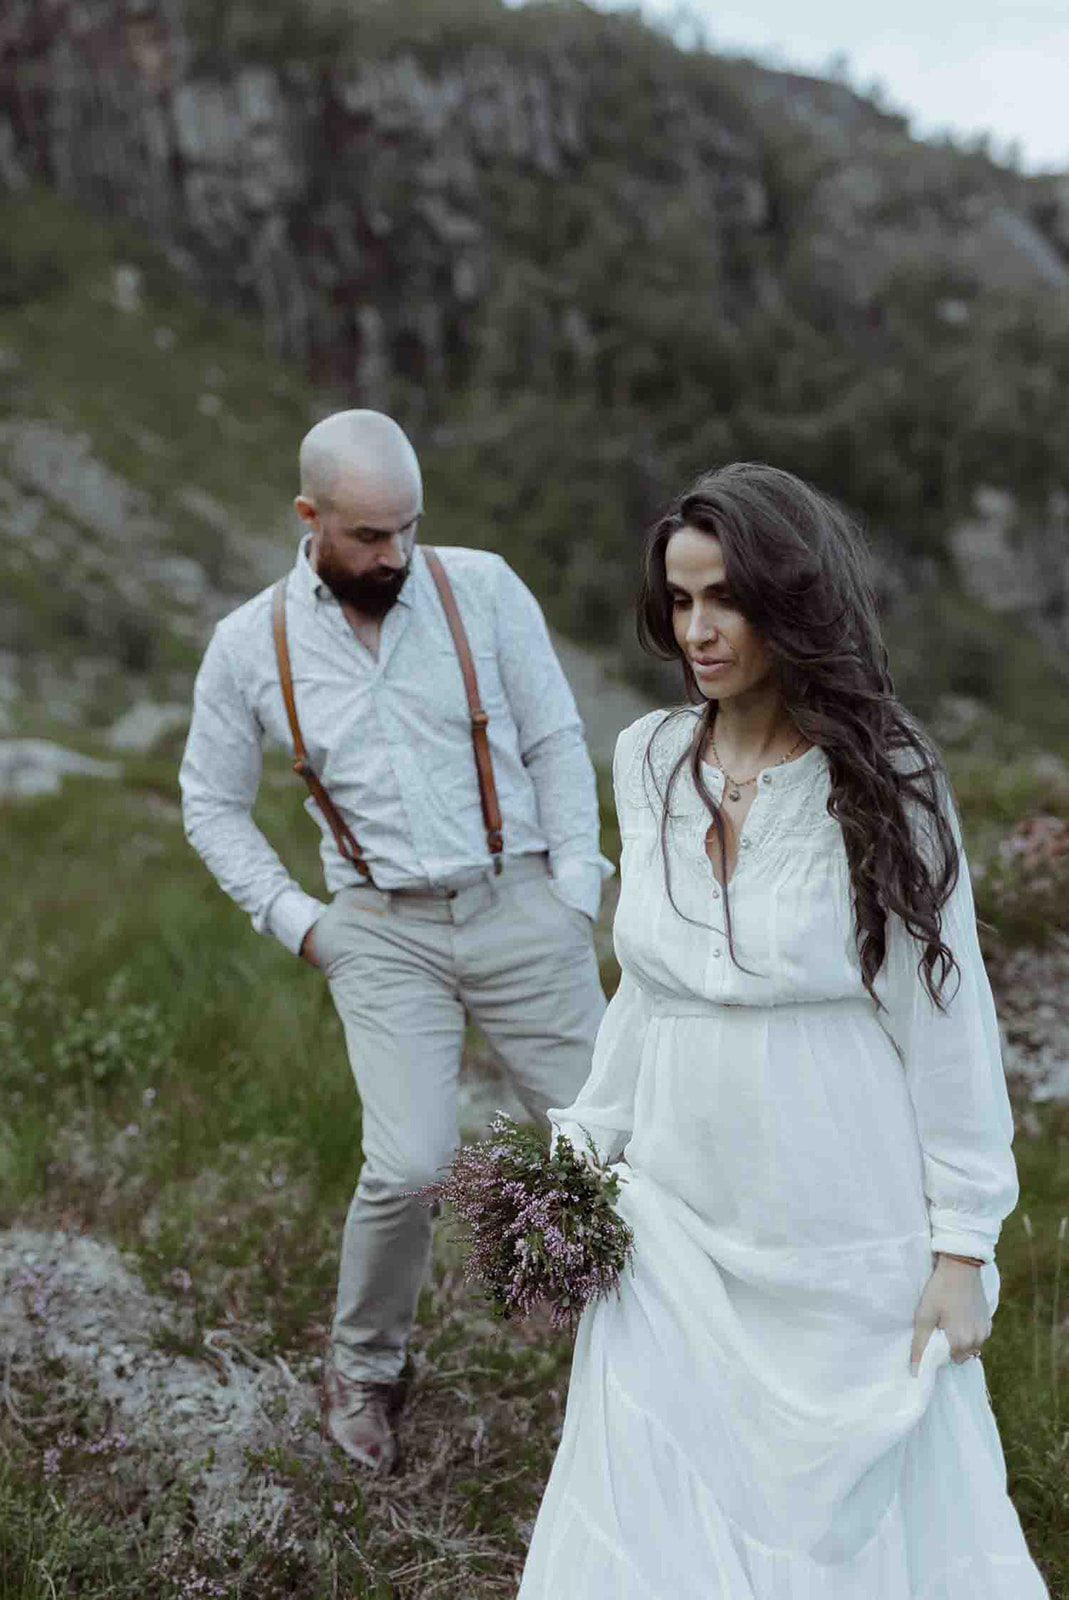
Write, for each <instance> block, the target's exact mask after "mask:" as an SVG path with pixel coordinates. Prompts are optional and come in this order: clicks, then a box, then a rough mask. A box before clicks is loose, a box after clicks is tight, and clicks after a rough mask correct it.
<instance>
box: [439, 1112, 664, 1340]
mask: <svg viewBox="0 0 1069 1600" xmlns="http://www.w3.org/2000/svg"><path fill="white" fill-rule="evenodd" d="M490 1127H491V1137H490V1138H489V1139H484V1140H482V1141H481V1142H480V1143H478V1144H470V1145H466V1146H464V1147H463V1148H462V1149H461V1150H460V1151H459V1153H458V1154H457V1156H456V1159H455V1160H454V1162H453V1165H452V1166H451V1167H450V1168H449V1171H448V1173H447V1174H446V1177H445V1179H444V1180H443V1182H441V1183H432V1184H428V1185H427V1187H426V1188H424V1189H420V1190H419V1195H420V1198H421V1199H423V1200H426V1201H428V1202H430V1201H438V1200H447V1201H448V1202H449V1204H450V1205H451V1206H452V1207H453V1210H454V1212H455V1213H456V1217H457V1220H458V1222H459V1223H460V1226H461V1230H462V1233H463V1235H464V1237H465V1238H466V1241H467V1243H468V1245H469V1254H468V1260H467V1266H466V1274H467V1277H468V1278H469V1280H471V1281H472V1282H475V1283H479V1284H481V1286H482V1288H483V1289H484V1291H485V1293H486V1296H487V1298H488V1299H489V1300H490V1302H491V1303H492V1304H493V1306H494V1307H495V1309H496V1310H497V1311H498V1312H499V1313H500V1315H501V1316H502V1317H505V1318H506V1319H507V1318H509V1317H513V1316H521V1317H522V1316H526V1315H527V1313H528V1312H529V1311H530V1310H531V1309H532V1308H533V1307H534V1306H535V1305H536V1304H538V1303H539V1302H545V1303H546V1304H548V1306H549V1312H550V1319H551V1321H552V1323H553V1326H554V1327H561V1326H563V1325H564V1324H565V1323H572V1322H574V1321H575V1319H576V1318H577V1317H578V1315H579V1313H580V1312H581V1311H582V1309H583V1307H584V1306H585V1305H586V1303H587V1302H588V1301H589V1300H596V1299H597V1298H598V1297H599V1296H601V1295H606V1294H608V1293H609V1292H610V1290H612V1289H614V1288H615V1287H616V1284H617V1282H618V1280H619V1277H620V1273H621V1272H622V1271H623V1269H624V1267H625V1266H626V1265H627V1264H628V1262H629V1261H630V1259H631V1252H632V1247H633V1243H634V1241H633V1236H632V1233H631V1229H630V1228H629V1227H628V1226H627V1223H626V1222H624V1220H623V1219H622V1217H619V1216H617V1214H616V1212H615V1211H614V1210H613V1205H612V1202H613V1201H614V1200H615V1199H616V1197H617V1194H618V1193H619V1187H620V1180H619V1178H618V1177H617V1176H616V1174H615V1173H614V1172H610V1171H609V1169H608V1167H606V1166H605V1165H604V1164H603V1163H602V1162H601V1161H600V1159H599V1158H598V1154H597V1151H596V1150H595V1149H594V1145H593V1142H592V1141H589V1140H588V1149H589V1152H590V1155H589V1158H588V1157H587V1156H584V1155H582V1154H580V1153H579V1151H577V1150H575V1149H574V1148H573V1146H572V1143H571V1140H570V1139H568V1138H566V1137H565V1135H563V1134H560V1135H559V1136H558V1138H557V1141H556V1144H555V1145H554V1148H553V1153H552V1155H551V1154H550V1153H549V1151H548V1150H547V1149H546V1146H545V1144H544V1142H543V1140H542V1139H541V1138H540V1136H539V1135H538V1134H537V1133H536V1132H535V1131H534V1129H533V1128H522V1127H520V1126H518V1124H517V1123H515V1122H513V1120H512V1118H511V1117H507V1116H505V1115H504V1113H503V1112H498V1114H497V1116H496V1117H495V1118H494V1120H493V1122H492V1123H491V1125H490Z"/></svg>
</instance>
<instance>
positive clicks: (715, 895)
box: [713, 883, 720, 900]
mask: <svg viewBox="0 0 1069 1600" xmlns="http://www.w3.org/2000/svg"><path fill="white" fill-rule="evenodd" d="M713 899H714V900H719V899H720V890H719V889H718V888H717V886H716V884H715V883H714V884H713Z"/></svg>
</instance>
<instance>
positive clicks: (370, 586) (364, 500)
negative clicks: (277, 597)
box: [296, 411, 423, 618]
mask: <svg viewBox="0 0 1069 1600" xmlns="http://www.w3.org/2000/svg"><path fill="white" fill-rule="evenodd" d="M296 509H297V515H298V516H299V517H300V518H301V521H302V522H304V523H305V525H306V526H307V527H308V528H309V529H310V530H311V535H312V536H311V540H310V542H309V544H308V555H309V559H310V560H311V563H312V565H313V567H314V568H315V570H316V572H317V573H318V574H319V577H320V578H321V580H322V581H323V582H324V583H325V584H326V585H327V587H328V588H329V589H330V590H332V591H333V593H334V595H335V597H336V598H337V599H338V600H340V601H341V602H342V604H343V605H349V606H351V607H353V608H354V609H355V610H356V611H358V612H360V613H361V614H362V615H363V616H364V617H366V618H381V617H383V616H385V614H386V612H387V611H388V610H389V609H390V607H391V606H392V605H393V604H394V602H395V601H396V600H397V598H398V596H399V595H400V593H401V590H402V589H403V587H404V585H405V581H406V580H407V578H408V574H409V571H410V568H411V559H412V546H413V544H414V543H415V538H416V529H417V527H418V525H419V519H420V516H421V514H422V511H423V480H422V478H421V477H420V471H419V462H418V461H417V460H416V452H415V451H414V450H413V448H412V446H411V444H410V443H409V441H408V439H407V437H406V436H405V433H404V431H403V430H402V429H401V428H399V427H398V426H397V423H396V422H394V421H393V419H392V418H391V417H384V416H383V414H382V412H381V411H335V413H334V414H333V416H330V417H324V418H323V420H322V422H317V423H316V425H315V427H314V428H312V430H311V431H310V432H309V433H307V434H306V435H305V437H304V439H303V440H302V441H301V492H300V494H299V495H298V496H297V500H296Z"/></svg>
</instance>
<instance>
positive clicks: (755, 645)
mask: <svg viewBox="0 0 1069 1600" xmlns="http://www.w3.org/2000/svg"><path fill="white" fill-rule="evenodd" d="M664 570H665V578H666V580H667V583H668V593H669V595H670V596H671V600H672V627H673V630H674V632H675V636H676V643H677V644H678V646H679V648H680V651H681V652H682V654H683V655H684V656H685V657H686V658H687V660H688V661H689V663H690V666H691V670H692V671H693V673H694V677H695V679H696V681H697V684H698V688H699V689H700V691H701V693H702V694H703V695H704V696H705V698H706V699H707V700H720V701H723V700H728V699H733V698H735V696H737V695H741V694H747V693H749V692H751V691H752V690H754V689H759V688H764V687H766V686H767V685H768V684H769V682H770V680H771V678H772V670H773V661H772V655H771V652H770V651H769V649H768V646H767V645H766V644H765V642H764V640H763V638H762V637H761V635H760V634H759V633H758V631H757V629H756V628H754V627H753V626H752V625H751V624H750V623H749V622H747V620H746V618H745V617H744V616H743V615H742V613H741V612H740V611H739V610H738V609H737V608H736V606H735V604H734V602H733V600H732V596H731V591H730V589H729V588H728V583H727V575H726V572H725V567H724V552H723V549H722V548H721V544H720V540H719V539H718V538H716V536H715V535H714V534H711V533H703V532H702V531H701V530H700V529H698V528H689V527H685V528H680V529H679V531H678V533H674V534H673V535H672V537H671V538H670V539H669V541H668V543H667V545H666V546H665V552H664Z"/></svg>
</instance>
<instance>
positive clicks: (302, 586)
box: [293, 533, 419, 606]
mask: <svg viewBox="0 0 1069 1600" xmlns="http://www.w3.org/2000/svg"><path fill="white" fill-rule="evenodd" d="M311 544H312V535H311V534H310V533H306V534H304V535H303V537H302V538H301V542H300V544H299V545H298V546H297V561H296V565H295V566H294V569H293V571H294V577H295V578H296V581H297V588H298V592H299V593H300V594H301V595H303V596H304V598H305V599H307V600H309V601H311V603H312V604H313V605H314V604H315V603H316V602H317V601H322V602H326V604H328V605H337V604H338V602H337V600H336V599H335V597H334V595H333V593H332V591H331V590H330V589H328V588H327V585H326V584H325V583H324V582H323V580H322V579H321V578H320V576H319V574H318V573H317V572H316V569H315V568H314V567H313V565H312V558H311V554H310V550H311ZM418 548H419V546H418V545H413V547H412V556H413V567H412V571H411V572H410V573H409V575H408V582H407V583H406V584H405V586H404V588H403V589H402V590H401V593H400V594H399V595H398V596H397V600H396V602H395V604H397V605H399V606H411V605H412V603H413V601H414V600H415V582H416V574H417V571H418V567H417V565H416V563H415V554H416V551H417V550H418Z"/></svg>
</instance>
